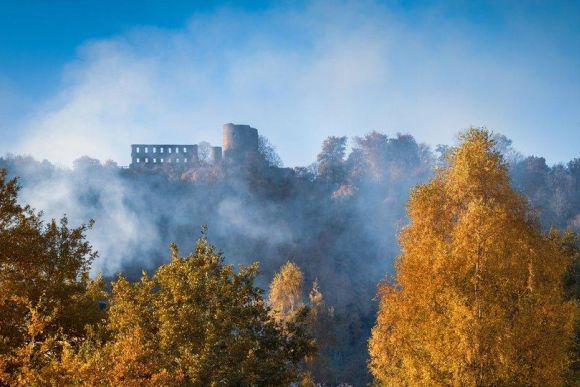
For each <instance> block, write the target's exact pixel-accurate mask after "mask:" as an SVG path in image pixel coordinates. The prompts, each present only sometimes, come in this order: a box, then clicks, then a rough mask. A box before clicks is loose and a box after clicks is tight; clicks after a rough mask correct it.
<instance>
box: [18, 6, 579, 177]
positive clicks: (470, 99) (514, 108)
mask: <svg viewBox="0 0 580 387" xmlns="http://www.w3.org/2000/svg"><path fill="white" fill-rule="evenodd" d="M434 14H435V16H433V15H430V13H428V12H426V13H425V15H424V16H423V17H421V18H418V19H417V20H416V21H409V20H401V19H400V18H398V14H395V13H393V12H391V11H389V10H388V9H387V8H385V7H383V6H379V5H377V4H375V3H372V2H364V3H362V2H357V3H355V2H352V3H349V2H341V3H334V4H333V5H328V4H326V3H313V4H311V5H309V6H306V7H299V6H296V7H291V8H287V7H286V8H283V7H280V8H274V9H271V10H268V11H263V12H259V13H252V14H246V13H243V12H239V11H235V12H234V11H227V10H226V11H219V12H215V13H213V14H203V15H194V16H193V17H192V19H191V20H190V21H189V23H188V24H187V25H186V26H185V27H184V28H182V29H181V30H159V29H155V28H139V29H135V30H134V31H132V32H131V33H128V34H126V35H124V36H119V37H115V38H112V39H108V40H100V41H93V42H88V43H87V44H86V45H85V46H83V47H82V48H81V49H80V50H79V57H78V60H77V61H75V62H74V63H71V64H70V65H69V66H67V69H66V70H65V79H66V82H64V83H63V86H62V90H60V91H59V92H58V93H57V95H55V97H54V98H53V99H51V100H50V101H48V102H47V103H46V104H45V106H44V107H43V108H42V109H40V110H39V111H38V112H37V113H36V114H35V115H34V118H33V119H31V120H30V121H29V122H28V124H27V125H26V135H25V136H24V138H25V140H24V141H23V142H22V144H21V146H20V151H22V152H24V153H29V154H33V155H35V156H36V157H39V158H48V159H49V160H52V161H57V162H60V163H64V164H70V163H71V162H72V160H74V159H75V158H77V157H79V156H81V155H84V154H87V155H89V156H92V157H97V158H99V159H108V158H112V159H115V160H118V161H119V162H120V163H121V164H126V163H128V158H129V157H128V156H129V144H130V143H134V142H181V143H197V142H200V141H204V140H207V141H210V142H212V143H220V142H221V125H222V124H223V123H225V122H237V123H248V124H251V125H253V126H255V127H257V128H258V129H259V130H260V131H261V133H262V134H264V135H266V136H267V137H268V138H270V140H271V142H272V143H273V144H274V145H275V146H276V147H277V149H278V151H279V153H280V154H281V156H282V158H283V160H284V161H285V164H286V165H290V166H293V165H296V164H306V163H309V162H310V161H312V160H313V159H314V157H315V154H316V153H317V151H318V148H319V146H320V143H321V141H322V139H323V138H325V137H326V136H329V135H333V134H334V135H360V134H363V133H365V132H367V131H370V130H385V131H389V132H391V133H392V132H396V131H403V132H411V133H412V134H414V135H416V137H417V138H418V139H419V140H420V141H426V142H429V143H431V144H436V143H444V142H446V143H449V142H452V141H453V136H454V134H455V133H456V132H457V131H458V130H460V129H462V128H465V127H468V126H470V125H487V126H489V127H491V128H494V129H498V130H500V131H503V132H504V133H506V134H507V135H508V136H510V137H512V138H514V140H516V146H520V145H522V144H523V145H525V144H526V143H525V139H526V135H525V131H526V130H535V131H539V130H540V129H542V128H544V126H545V125H546V120H545V115H549V109H550V106H551V104H554V103H555V102H554V100H548V101H545V100H542V99H541V98H540V100H541V103H539V104H538V103H537V98H538V97H537V96H538V95H542V94H546V95H548V97H546V98H551V97H553V98H555V99H558V98H557V96H550V95H549V93H546V92H547V91H548V90H549V89H550V86H549V85H548V84H546V81H545V80H544V81H541V80H538V79H537V77H535V76H534V70H535V69H536V67H534V66H540V65H541V63H536V64H534V63H532V64H530V63H528V62H523V61H522V60H521V59H518V55H517V52H509V50H506V47H509V44H508V45H507V46H506V47H504V46H502V44H501V42H498V43H497V47H493V46H491V45H489V44H483V43H481V42H478V40H477V38H476V37H475V36H471V35H470V33H471V32H472V30H474V28H473V27H472V26H468V25H465V23H450V22H449V20H446V21H447V22H446V23H443V21H442V20H440V19H438V17H439V16H437V13H436V12H434ZM512 43H513V42H512ZM498 53H502V56H501V57H499V56H498ZM570 93H572V94H571V96H572V97H573V98H568V99H567V100H570V99H571V100H572V102H573V101H574V97H576V99H577V96H578V92H577V91H570ZM570 103H571V102H570ZM530 104H534V105H533V106H535V115H534V114H530V112H529V111H528V110H529V109H528V106H530ZM542 106H543V107H542ZM538 116H539V118H538ZM566 119H568V121H569V120H570V117H568V118H566ZM566 119H563V122H567V121H566ZM555 124H559V121H557V120H556V121H555ZM514 128H525V130H517V129H514ZM520 140H521V141H520ZM523 150H526V149H525V146H524V149H523Z"/></svg>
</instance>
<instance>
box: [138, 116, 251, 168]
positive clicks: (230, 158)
mask: <svg viewBox="0 0 580 387" xmlns="http://www.w3.org/2000/svg"><path fill="white" fill-rule="evenodd" d="M209 153H210V154H209V158H210V160H209V162H210V163H211V164H222V163H225V164H227V165H237V164H243V163H245V162H247V161H249V160H252V159H254V158H255V157H256V156H257V155H258V130H257V129H255V128H252V127H251V126H249V125H234V124H231V123H228V124H225V125H224V126H223V154H222V147H219V146H215V147H212V148H211V150H210V152H209ZM199 164H200V159H199V149H198V145H183V144H181V145H179V144H173V145H168V144H132V145H131V165H130V167H131V168H153V167H160V166H172V167H176V168H188V167H193V166H197V165H199Z"/></svg>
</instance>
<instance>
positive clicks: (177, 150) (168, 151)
mask: <svg viewBox="0 0 580 387" xmlns="http://www.w3.org/2000/svg"><path fill="white" fill-rule="evenodd" d="M163 149H165V148H159V153H163ZM172 149H173V148H167V153H171V150H172ZM136 151H137V153H140V149H139V147H137V148H136ZM145 153H149V147H147V146H146V147H145ZM153 153H157V147H153ZM175 153H179V147H175ZM183 153H187V148H183Z"/></svg>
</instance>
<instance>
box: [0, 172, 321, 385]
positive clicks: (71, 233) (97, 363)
mask: <svg viewBox="0 0 580 387" xmlns="http://www.w3.org/2000/svg"><path fill="white" fill-rule="evenodd" d="M17 193H18V185H17V183H16V180H14V179H12V180H7V179H6V172H5V171H4V170H0V290H1V291H0V297H1V298H0V339H1V340H0V382H1V383H3V384H6V385H79V384H81V385H103V384H104V385H135V386H141V385H151V386H155V385H199V386H207V385H288V384H290V383H292V382H294V381H297V380H299V376H300V368H299V365H300V364H301V362H302V361H303V359H304V358H305V357H307V356H310V355H312V354H314V351H315V346H314V342H313V340H312V338H311V336H310V335H309V334H308V333H307V332H306V324H307V322H306V316H305V315H303V316H300V315H297V316H295V318H293V320H292V321H286V322H285V323H284V325H283V326H282V325H281V324H280V323H278V322H277V321H276V320H275V319H274V318H272V317H270V314H269V308H268V307H267V305H266V303H265V301H264V299H263V297H262V293H263V292H262V290H261V289H259V288H257V287H255V286H254V280H255V277H256V275H257V270H258V265H257V264H254V265H251V266H247V267H245V266H243V267H240V269H239V271H237V272H236V271H235V270H234V269H233V267H232V266H231V265H226V264H224V262H223V255H222V254H221V253H220V252H219V251H218V250H217V249H216V248H215V247H214V246H213V245H211V244H210V243H209V242H208V241H207V239H206V237H205V235H204V234H202V237H201V238H200V239H198V241H197V244H196V247H195V251H194V252H192V253H191V254H190V255H188V256H187V257H182V256H180V255H179V252H178V250H177V247H176V246H175V245H174V246H172V254H171V257H172V258H171V262H170V263H168V264H165V265H162V266H160V267H159V268H158V269H157V270H156V272H155V274H154V275H153V276H152V277H149V276H148V275H147V274H145V273H143V275H142V278H141V279H140V281H137V282H135V283H130V282H129V281H127V280H126V279H125V278H124V277H122V276H121V277H119V278H118V279H117V280H115V281H113V282H112V284H111V287H112V290H111V292H110V293H109V292H106V291H105V288H104V282H103V279H102V277H97V278H96V279H95V280H90V279H89V277H88V270H89V268H90V263H91V261H92V260H93V259H94V257H95V253H94V252H93V251H92V248H91V246H90V244H89V243H88V242H87V241H86V240H85V231H86V230H87V226H80V227H78V228H74V229H70V228H69V227H68V225H67V220H66V218H63V219H62V220H61V221H60V225H58V224H57V222H56V221H51V222H49V223H48V224H45V223H43V221H42V218H41V216H40V214H38V213H36V212H34V210H32V209H30V208H29V207H27V206H20V205H19V204H18V203H17V201H16V199H17Z"/></svg>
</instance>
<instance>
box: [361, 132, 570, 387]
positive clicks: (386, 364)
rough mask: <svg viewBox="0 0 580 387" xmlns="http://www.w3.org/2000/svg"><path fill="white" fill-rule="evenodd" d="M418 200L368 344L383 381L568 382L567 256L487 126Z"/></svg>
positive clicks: (416, 194) (466, 138) (467, 140)
mask: <svg viewBox="0 0 580 387" xmlns="http://www.w3.org/2000/svg"><path fill="white" fill-rule="evenodd" d="M448 161H449V164H448V166H447V167H445V168H442V169H440V170H438V171H437V173H436V176H435V177H434V178H433V179H432V180H431V181H430V182H429V183H427V184H425V185H420V186H418V187H417V188H416V189H415V190H414V191H413V192H412V194H411V197H410V200H409V203H408V214H409V218H410V224H409V225H408V226H407V227H405V228H404V229H403V230H402V232H401V234H400V243H401V250H402V252H401V255H400V256H399V257H398V260H397V263H396V269H397V273H396V276H395V281H394V282H393V283H392V284H385V285H383V286H382V287H381V289H380V293H379V295H380V310H379V314H378V317H377V323H376V325H375V327H374V329H373V331H372V337H371V339H370V341H369V351H370V356H371V360H370V369H371V371H372V373H373V375H374V377H375V379H376V381H377V382H378V384H381V385H392V386H404V385H412V386H415V385H454V386H476V385H477V386H482V385H538V386H546V385H562V384H563V383H564V378H565V376H566V372H567V370H568V367H569V365H570V357H569V353H570V348H571V344H572V337H573V332H574V322H575V318H576V313H577V306H576V304H575V302H574V301H568V300H566V299H565V298H564V293H563V286H562V279H563V276H564V274H565V272H566V270H567V268H568V266H569V264H570V259H569V255H567V254H566V253H565V252H564V251H563V249H562V248H561V246H562V245H561V243H558V242H557V241H556V240H554V238H550V237H549V236H548V235H545V234H543V233H542V232H541V229H540V226H539V224H538V222H537V220H536V219H535V216H534V215H533V212H532V211H531V210H530V208H529V207H528V204H527V202H526V200H525V199H524V198H523V197H522V196H521V195H519V194H517V193H516V192H514V191H513V190H512V189H511V187H510V183H509V176H508V171H507V167H506V165H505V162H504V161H503V159H502V157H501V155H500V154H499V153H498V152H496V151H495V150H494V141H493V137H492V135H491V133H490V132H488V131H486V130H478V129H470V130H469V131H467V132H466V133H464V134H463V135H462V137H461V145H460V146H459V147H458V148H456V149H454V150H453V151H452V152H451V153H450V155H449V160H448Z"/></svg>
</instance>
